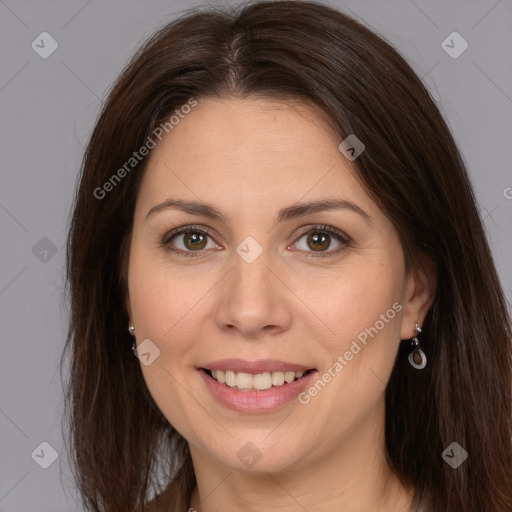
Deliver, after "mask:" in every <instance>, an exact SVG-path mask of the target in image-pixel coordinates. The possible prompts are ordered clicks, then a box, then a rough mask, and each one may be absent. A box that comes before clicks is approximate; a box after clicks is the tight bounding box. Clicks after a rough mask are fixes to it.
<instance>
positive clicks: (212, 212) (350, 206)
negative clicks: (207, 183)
mask: <svg viewBox="0 0 512 512" xmlns="http://www.w3.org/2000/svg"><path fill="white" fill-rule="evenodd" d="M167 209H177V210H181V211H183V212H185V213H189V214H191V215H200V216H203V217H208V218H210V219H215V220H221V221H224V222H225V221H229V219H230V217H229V216H227V215H225V214H223V213H222V212H221V211H220V210H218V209H217V208H215V207H214V206H213V205H210V204H206V203H201V202H198V201H188V200H184V199H167V200H166V201H164V202H163V203H160V204H157V205H156V206H153V208H151V209H150V210H149V211H148V213H147V214H146V220H147V219H148V217H149V216H151V215H153V214H155V213H157V212H160V211H162V210H167ZM339 209H346V210H350V211H352V212H354V213H357V214H358V215H361V216H362V217H363V218H364V220H365V221H366V222H367V223H368V224H372V218H371V217H370V216H369V215H368V214H367V213H366V212H365V211H364V210H363V209H361V208H360V207H359V206H357V204H355V203H352V202H350V201H347V200H345V199H324V200H321V201H311V202H308V203H300V204H296V205H292V206H287V207H286V208H282V209H281V210H279V212H278V214H277V222H283V221H287V220H291V219H295V218H298V217H303V216H304V215H308V214H310V213H315V212H323V211H330V210H339Z"/></svg>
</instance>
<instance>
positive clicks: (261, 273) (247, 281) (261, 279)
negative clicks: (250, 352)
mask: <svg viewBox="0 0 512 512" xmlns="http://www.w3.org/2000/svg"><path fill="white" fill-rule="evenodd" d="M266 254H267V253H266V252H265V251H264V252H263V253H262V254H261V255H260V256H259V257H258V258H257V259H256V260H255V261H253V262H252V263H248V262H246V261H245V260H244V259H243V258H241V257H239V256H238V254H236V255H234V258H233V260H234V261H233V267H232V269H231V271H230V272H228V274H227V275H226V276H225V277H224V279H223V280H222V283H219V284H220V286H218V287H216V293H217V294H218V295H217V297H216V304H217V307H216V311H215V315H214V318H215V320H216V323H217V326H218V328H219V329H221V330H223V331H232V332H235V331H236V332H238V334H239V335H241V336H243V337H244V338H250V339H258V338H261V337H265V336H268V335H270V334H279V333H281V332H284V331H286V330H287V329H289V328H290V325H291V321H292V312H291V309H290V307H291V303H290V301H291V298H292V297H293V294H292V293H291V291H290V290H289V288H288V287H287V285H286V283H285V279H283V276H282V274H283V273H282V271H281V272H279V271H278V270H277V269H276V268H272V262H271V261H270V258H268V257H267V256H266ZM274 267H275V265H274ZM280 274H281V275H280Z"/></svg>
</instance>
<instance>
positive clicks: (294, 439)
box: [127, 99, 427, 471]
mask: <svg viewBox="0 0 512 512" xmlns="http://www.w3.org/2000/svg"><path fill="white" fill-rule="evenodd" d="M356 135H357V134H356ZM363 142H364V143H365V144H366V145H369V144H371V141H369V140H365V141H363ZM340 143H341V140H338V139H337V138H336V137H335V136H334V135H332V134H331V133H330V131H329V129H328V127H327V125H325V124H324V122H323V121H322V118H321V117H320V116H319V114H318V113H317V112H316V111H315V110H313V109H312V108H311V107H307V106H301V107H300V108H299V106H297V105H295V106H293V105H292V104H291V103H282V102H279V103H274V102H270V101H264V100H254V99H230V100H225V101H222V102H221V101H213V100H201V101H199V103H198V105H197V106H196V107H195V108H194V109H192V111H191V113H189V114H188V115H186V116H185V117H184V118H183V119H181V120H180V122H179V124H178V125H176V126H175V127H174V128H173V129H172V131H170V132H169V134H167V135H166V136H165V137H164V138H163V140H162V142H161V143H160V144H159V145H158V146H157V147H156V148H155V149H154V150H153V151H152V153H151V155H150V160H149V162H148V168H147V172H146V174H145V176H144V179H143V182H142V185H141V188H140V192H139V195H138V198H137V203H136V208H135V218H134V226H133V236H132V242H131V248H130V258H129V267H128V283H129V297H127V307H128V311H129V314H130V318H131V320H132V323H133V324H134V326H135V332H136V339H137V344H138V345H140V344H141V343H143V345H140V346H139V357H140V359H141V369H142V372H143V375H144V378H145V381H146V384H147V386H148V388H149V391H150V392H151V394H152V396H153V398H154V400H155V402H156V403H157V405H158V406H159V408H160V409H161V410H162V412H163V414H164V415H165V417H166V418H167V419H168V420H169V422H170V423H171V424H172V425H173V426H174V427H175V428H176V429H177V430H178V431H179V432H180V433H181V434H182V435H183V436H184V437H185V438H186V439H187V441H188V442H189V445H190V447H191V450H192V455H193V457H194V455H195V456H196V460H197V459H198V458H202V459H203V460H205V461H206V460H209V461H210V462H211V463H212V464H217V465H222V466H228V467H231V468H234V469H242V470H253V469H252V468H253V467H254V471H256V470H257V471H279V470H284V469H286V468H288V467H291V466H292V465H293V467H294V468H297V467H301V466H304V467H306V466H308V465H310V464H311V463H312V462H313V461H314V460H315V459H319V460H321V459H322V457H326V456H327V455H328V454H333V453H336V452H337V451H338V450H339V449H340V447H341V446H343V445H346V444H347V443H349V442H350V440H351V439H352V440H353V439H354V436H356V435H357V432H361V431H366V432H370V431H372V432H373V431H374V432H376V433H377V434H379V435H380V430H379V429H380V428H381V426H382V422H383V411H384V390H385V386H386V383H387V381H388V379H389V376H390V373H391V370H392V367H393V363H394V360H395V356H396V354H397V350H398V345H399V343H400V339H401V338H410V337H412V336H413V335H414V322H415V321H419V323H420V324H421V322H422V320H423V317H424V314H425V311H426V306H427V305H425V300H424V292H423V291H422V288H421V285H420V284H419V283H420V281H419V280H418V279H416V278H415V277H414V275H416V274H415V273H412V274H411V276H406V274H405V269H404V258H403V253H402V249H401V245H400V242H399V238H398V234H397V232H396V230H395V229H394V227H393V225H392V224H391V222H390V221H389V219H388V218H387V217H386V216H385V215H384V214H383V213H382V211H380V210H379V208H378V207H377V205H376V204H375V203H374V202H373V201H372V200H371V199H370V198H369V196H368V195H367V194H366V193H365V192H364V190H363V188H362V187H361V185H360V184H359V182H358V181H357V180H356V178H355V177H354V174H353V170H351V165H353V164H352V163H351V162H350V161H349V160H348V159H347V158H345V156H344V155H343V154H342V153H341V152H340V150H339V149H338V145H339V144H340ZM170 201H176V202H177V203H179V204H181V205H182V206H181V207H179V206H176V205H175V206H172V205H171V203H170ZM319 201H332V202H333V203H334V202H339V205H338V206H337V207H336V208H332V209H325V208H321V207H306V205H308V204H310V203H316V202H319ZM166 202H167V205H166ZM206 205H208V206H206ZM214 213H215V214H216V215H214ZM182 227H186V228H187V229H186V232H185V233H178V234H173V230H175V229H176V228H182ZM326 229H330V230H332V232H329V231H326ZM206 232H207V233H206ZM206 370H220V372H217V373H215V372H213V373H212V376H213V375H216V376H217V378H218V379H219V380H220V381H221V382H219V381H216V380H214V379H213V378H212V376H210V375H209V374H208V373H207V372H206ZM308 370H309V371H308ZM294 371H295V372H298V371H300V372H304V375H302V377H300V376H301V373H298V375H297V373H292V372H294ZM256 374H258V376H254V375H256ZM261 374H263V375H261ZM283 379H284V383H283ZM291 379H296V380H294V381H292V382H287V381H291ZM223 380H225V381H227V384H226V383H222V381H223ZM232 386H234V387H232ZM248 388H251V389H248ZM253 388H257V389H253ZM267 388H270V389H267ZM369 449H371V447H369Z"/></svg>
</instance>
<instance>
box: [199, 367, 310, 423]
mask: <svg viewBox="0 0 512 512" xmlns="http://www.w3.org/2000/svg"><path fill="white" fill-rule="evenodd" d="M198 371H199V374H200V375H201V378H202V379H203V380H204V382H205V384H206V386H207V387H208V389H209V390H210V392H211V393H212V395H213V396H214V397H215V398H216V399H217V400H218V401H219V402H220V403H221V404H223V405H225V406H226V407H227V408H229V409H232V410H233V411H238V412H248V413H259V412H266V411H273V410H275V409H278V408H279V407H281V406H282V405H284V404H286V403H287V402H290V401H291V400H293V399H294V398H296V397H297V396H298V395H299V394H300V393H301V392H302V391H303V390H304V388H305V387H306V386H307V385H308V384H309V382H310V381H311V379H312V378H313V377H314V375H315V374H316V373H318V372H317V371H316V370H314V371H312V372H310V373H308V374H307V375H304V376H303V377H302V378H300V379H298V380H294V381H293V382H290V383H288V384H283V385H282V386H278V387H275V388H270V389H266V390H264V391H240V390H239V389H237V388H230V387H229V386H226V385H225V384H221V383H220V382H218V381H216V380H215V379H214V378H212V377H210V376H209V375H208V374H207V373H206V372H205V371H204V370H198Z"/></svg>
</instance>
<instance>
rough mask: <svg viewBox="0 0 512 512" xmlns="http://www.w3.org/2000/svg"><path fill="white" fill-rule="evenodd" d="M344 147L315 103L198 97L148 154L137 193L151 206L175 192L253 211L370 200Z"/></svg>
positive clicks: (191, 197) (175, 193)
mask: <svg viewBox="0 0 512 512" xmlns="http://www.w3.org/2000/svg"><path fill="white" fill-rule="evenodd" d="M340 142H341V141H340V140H339V137H338V136H337V135H336V134H335V133H334V131H333V130H332V129H331V128H330V126H329V123H328V122H327V121H326V120H325V118H324V117H323V116H322V114H321V113H320V111H319V110H318V109H317V108H316V107H313V106H310V105H306V104H303V103H297V102H278V101H269V100H262V99H229V100H222V101H220V100H210V99H204V100H200V101H198V104H197V106H196V107H194V108H193V109H192V110H191V112H190V113H189V114H186V115H184V116H183V118H182V119H180V121H179V123H178V124H177V125H175V126H174V127H173V129H172V130H170V131H169V133H167V134H165V135H164V136H163V138H162V141H161V142H160V143H159V144H158V146H157V147H156V148H155V149H154V150H153V151H152V153H151V154H150V157H149V158H150V159H149V162H148V167H147V170H146V173H145V176H144V180H143V183H142V187H141V190H140V195H142V196H143V199H148V198H150V199H148V206H150V205H149V203H150V202H155V201H159V200H165V196H166V195H173V196H175V195H177V194H179V195H181V196H182V197H188V198H190V199H198V198H202V199H206V198H208V199H209V200H210V201H209V202H212V201H214V200H215V198H218V200H219V203H220V204H221V203H222V202H224V203H225V202H226V200H227V199H230V198H231V200H234V198H236V197H238V198H239V199H241V197H242V196H243V198H244V199H245V200H246V201H247V200H248V199H249V198H251V200H252V203H251V204H250V205H248V207H251V206H253V207H257V206H259V207H261V206H262V205H264V204H268V203H269V202H277V203H279V204H280V203H281V202H282V203H286V204H289V203H293V202H297V201H299V200H300V199H301V198H303V197H304V196H308V197H307V199H308V200H313V199H315V198H317V197H322V198H323V197H326V196H327V195H328V196H330V197H333V196H344V197H345V196H351V198H352V199H357V198H359V199H360V200H367V197H365V196H366V194H365V193H364V191H363V189H362V187H361V186H360V184H359V182H358V180H357V178H356V176H355V172H354V170H353V168H352V166H351V165H352V164H351V162H349V161H348V160H347V159H346V158H345V157H344V156H343V155H342V154H341V152H340V151H339V149H338V145H339V143H340ZM231 202H235V201H231Z"/></svg>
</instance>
